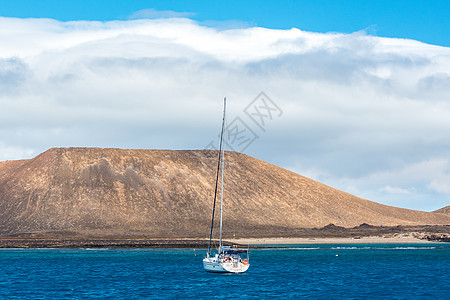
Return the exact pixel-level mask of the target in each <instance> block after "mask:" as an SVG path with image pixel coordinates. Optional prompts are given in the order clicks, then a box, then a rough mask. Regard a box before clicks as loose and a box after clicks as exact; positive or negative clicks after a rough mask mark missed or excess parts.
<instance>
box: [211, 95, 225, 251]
mask: <svg viewBox="0 0 450 300" xmlns="http://www.w3.org/2000/svg"><path fill="white" fill-rule="evenodd" d="M226 99H227V98H224V99H223V118H222V129H221V131H220V146H219V159H218V161H217V173H216V187H215V189H214V204H213V211H212V218H211V232H210V234H209V245H208V252H207V256H208V257H209V255H210V254H211V241H212V235H213V228H214V215H215V211H216V199H217V187H218V183H219V169H220V162H221V159H222V141H223V130H224V126H225V108H226ZM222 181H223V180H222ZM221 224H222V223H221ZM220 234H222V230H221V232H220ZM220 244H222V239H221V240H220Z"/></svg>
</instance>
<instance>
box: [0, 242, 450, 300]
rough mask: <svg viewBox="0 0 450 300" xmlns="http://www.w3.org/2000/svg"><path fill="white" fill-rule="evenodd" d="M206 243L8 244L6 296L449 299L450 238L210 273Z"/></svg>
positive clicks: (3, 257) (291, 254)
mask: <svg viewBox="0 0 450 300" xmlns="http://www.w3.org/2000/svg"><path fill="white" fill-rule="evenodd" d="M204 252H205V251H204V250H199V249H196V250H194V249H137V250H135V249H3V250H0V298H5V299H86V298H99V299H101V298H119V299H120V298H122V299H141V298H142V299H172V298H182V299H186V298H199V299H205V298H213V297H214V298H218V299H225V298H250V299H252V298H253V299H260V298H263V299H264V298H274V297H276V298H314V299H450V274H449V273H450V244H408V245H405V244H396V245H392V244H390V245H388V244H383V245H309V246H301V245H297V246H290V247H286V248H283V249H258V250H257V249H254V250H252V251H251V252H250V255H251V256H250V263H251V266H250V269H249V271H248V272H247V273H244V274H211V273H206V272H205V271H204V270H203V267H202V258H203V256H204Z"/></svg>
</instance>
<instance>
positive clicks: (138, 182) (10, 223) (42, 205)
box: [0, 148, 450, 237]
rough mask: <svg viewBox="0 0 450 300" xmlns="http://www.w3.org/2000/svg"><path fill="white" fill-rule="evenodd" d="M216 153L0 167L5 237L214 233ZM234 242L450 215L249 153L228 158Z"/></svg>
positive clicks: (96, 153) (106, 153) (228, 221)
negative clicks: (388, 201) (354, 191)
mask: <svg viewBox="0 0 450 300" xmlns="http://www.w3.org/2000/svg"><path fill="white" fill-rule="evenodd" d="M216 154H217V152H215V151H210V150H198V151H170V150H122V149H100V148H55V149H50V150H48V151H46V152H44V153H42V154H40V155H39V156H37V157H35V158H33V159H30V160H20V161H7V162H2V163H0V234H3V235H5V234H6V235H8V234H18V233H27V232H48V231H53V232H61V231H62V232H66V233H67V234H70V233H73V234H75V233H77V234H79V233H83V234H94V235H95V234H111V235H116V236H117V235H122V236H123V235H125V236H128V235H139V234H145V235H149V236H177V237H183V236H204V237H206V236H207V235H208V233H209V223H210V217H211V211H212V200H213V191H214V179H215V171H216V164H217V162H216V159H217V157H216ZM225 168H226V173H225V179H224V182H225V195H224V197H225V203H224V207H225V211H224V226H225V230H226V234H236V235H240V234H242V233H247V234H253V235H258V232H263V231H264V232H270V231H276V230H279V229H283V230H287V232H288V231H289V230H290V229H295V228H299V227H319V226H320V227H321V226H324V225H326V224H329V223H334V224H336V225H339V226H345V227H352V226H356V225H359V224H361V223H369V224H373V225H416V224H450V216H446V215H442V214H434V213H428V212H421V211H414V210H408V209H401V208H395V207H390V206H386V205H382V204H378V203H375V202H371V201H368V200H364V199H361V198H359V197H356V196H353V195H350V194H348V193H345V192H342V191H339V190H337V189H334V188H331V187H329V186H326V185H324V184H321V183H319V182H316V181H314V180H311V179H308V178H306V177H303V176H301V175H298V174H295V173H293V172H290V171H287V170H285V169H282V168H280V167H277V166H274V165H271V164H269V163H266V162H263V161H260V160H258V159H255V158H252V157H249V156H247V155H244V154H240V153H236V152H226V166H225Z"/></svg>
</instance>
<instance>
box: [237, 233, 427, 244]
mask: <svg viewBox="0 0 450 300" xmlns="http://www.w3.org/2000/svg"><path fill="white" fill-rule="evenodd" d="M228 241H230V242H233V243H237V244H241V245H296V244H397V243H402V244H412V243H417V244H420V243H432V241H428V240H423V239H418V238H415V237H413V236H412V235H405V236H400V235H399V236H396V237H379V236H369V237H361V238H248V239H233V240H228Z"/></svg>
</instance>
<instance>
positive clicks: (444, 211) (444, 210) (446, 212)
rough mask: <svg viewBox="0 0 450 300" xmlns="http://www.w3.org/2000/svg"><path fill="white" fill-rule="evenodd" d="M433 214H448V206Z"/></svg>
mask: <svg viewBox="0 0 450 300" xmlns="http://www.w3.org/2000/svg"><path fill="white" fill-rule="evenodd" d="M433 212H434V213H439V214H450V205H447V206H445V207H443V208H440V209H437V210H435V211H433Z"/></svg>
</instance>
